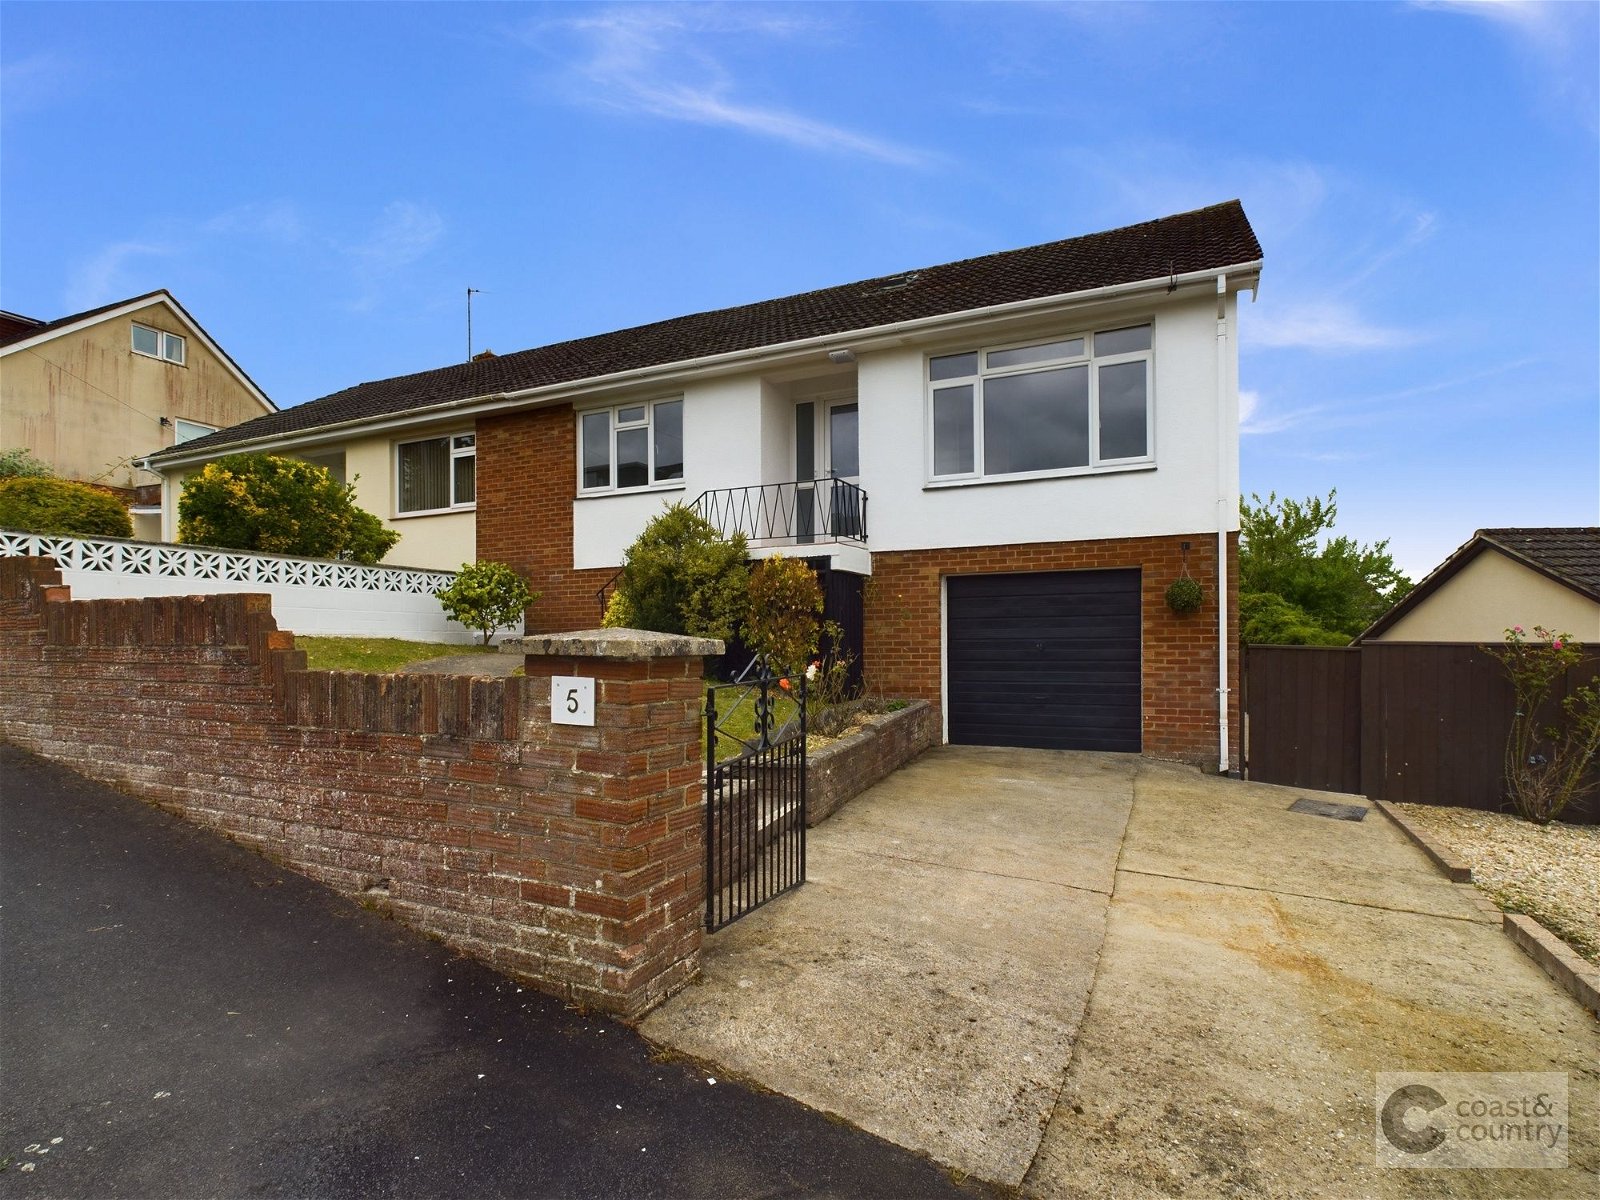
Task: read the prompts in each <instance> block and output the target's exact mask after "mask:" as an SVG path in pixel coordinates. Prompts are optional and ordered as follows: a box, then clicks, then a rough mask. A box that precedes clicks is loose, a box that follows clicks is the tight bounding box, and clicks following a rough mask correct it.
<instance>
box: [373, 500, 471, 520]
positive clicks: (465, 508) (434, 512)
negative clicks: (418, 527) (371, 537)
mask: <svg viewBox="0 0 1600 1200" xmlns="http://www.w3.org/2000/svg"><path fill="white" fill-rule="evenodd" d="M477 511H478V506H477V505H476V504H457V505H455V506H454V507H451V508H427V509H422V510H421V511H419V512H397V513H395V514H394V516H392V517H390V518H389V519H390V520H391V521H409V520H411V518H412V517H448V516H451V515H453V514H455V513H470V512H477Z"/></svg>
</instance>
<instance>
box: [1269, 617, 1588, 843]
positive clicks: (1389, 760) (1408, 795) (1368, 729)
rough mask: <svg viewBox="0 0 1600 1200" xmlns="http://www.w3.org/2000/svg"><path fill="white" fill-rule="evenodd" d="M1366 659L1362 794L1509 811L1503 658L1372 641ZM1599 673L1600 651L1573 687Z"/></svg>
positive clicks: (1575, 674) (1577, 813)
mask: <svg viewBox="0 0 1600 1200" xmlns="http://www.w3.org/2000/svg"><path fill="white" fill-rule="evenodd" d="M1252 653H1253V651H1252ZM1361 654H1362V681H1361V722H1362V730H1363V734H1364V737H1363V743H1362V755H1361V788H1360V790H1361V791H1362V792H1364V793H1365V794H1366V795H1368V796H1371V797H1373V798H1375V799H1380V800H1392V801H1397V802H1400V803H1410V804H1449V805H1454V806H1456V807H1458V808H1481V809H1488V810H1500V809H1504V808H1506V807H1507V800H1506V794H1505V745H1506V734H1507V732H1508V731H1509V730H1510V727H1511V717H1512V713H1513V708H1512V704H1513V698H1512V693H1511V684H1510V682H1509V681H1508V680H1507V679H1506V677H1505V672H1504V670H1503V668H1502V667H1501V666H1500V664H1499V662H1497V661H1496V660H1495V659H1494V658H1493V657H1492V656H1491V655H1489V654H1487V653H1485V652H1484V651H1483V650H1482V649H1480V648H1478V647H1477V646H1470V645H1451V644H1431V643H1430V644H1425V643H1405V642H1373V643H1369V644H1367V645H1365V646H1363V647H1362V648H1361ZM1597 671H1600V655H1591V656H1589V657H1587V658H1586V660H1585V662H1584V663H1583V664H1582V666H1581V667H1579V668H1575V669H1574V670H1573V671H1571V672H1569V674H1568V677H1567V680H1566V687H1567V689H1569V691H1570V689H1572V688H1575V687H1578V686H1580V685H1582V684H1583V683H1585V682H1587V681H1588V680H1590V679H1593V678H1594V676H1595V674H1596V672H1597ZM1565 694H1568V693H1563V695H1565ZM1551 715H1552V716H1553V715H1554V714H1551ZM1562 819H1563V820H1565V821H1573V822H1596V821H1600V804H1597V803H1596V800H1595V798H1594V797H1590V799H1589V800H1588V801H1587V802H1586V803H1582V804H1579V805H1577V806H1574V807H1571V808H1568V809H1567V811H1566V812H1565V813H1563V814H1562Z"/></svg>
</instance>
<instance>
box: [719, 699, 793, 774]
mask: <svg viewBox="0 0 1600 1200" xmlns="http://www.w3.org/2000/svg"><path fill="white" fill-rule="evenodd" d="M711 686H712V685H710V684H707V685H706V687H707V690H710V687H711ZM760 694H761V692H760V689H759V688H757V687H755V686H754V685H751V686H749V687H742V686H741V687H723V688H721V689H720V690H719V691H718V692H717V759H718V761H721V760H723V759H727V758H732V757H733V756H734V755H736V754H739V753H740V752H741V751H742V750H744V747H743V746H742V745H741V744H740V739H744V740H747V741H751V742H753V741H755V739H756V699H757V698H758V697H759V696H760ZM773 694H774V695H775V696H776V697H777V711H776V712H775V713H774V715H773V722H772V732H773V733H774V734H776V733H777V732H778V731H779V730H781V729H782V728H783V726H784V724H785V722H788V721H792V720H794V718H795V716H796V715H797V713H798V711H799V708H800V706H799V705H798V704H796V703H795V701H794V700H793V699H791V698H790V697H789V696H788V695H787V694H785V693H783V692H781V691H777V690H775V691H774V693H773ZM701 725H702V727H703V726H704V720H703V719H702V721H701Z"/></svg>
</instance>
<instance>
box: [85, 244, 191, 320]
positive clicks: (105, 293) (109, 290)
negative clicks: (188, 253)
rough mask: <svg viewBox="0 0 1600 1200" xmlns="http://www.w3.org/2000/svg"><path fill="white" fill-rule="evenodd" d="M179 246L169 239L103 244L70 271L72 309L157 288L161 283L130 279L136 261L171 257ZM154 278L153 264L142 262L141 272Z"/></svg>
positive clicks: (90, 306)
mask: <svg viewBox="0 0 1600 1200" xmlns="http://www.w3.org/2000/svg"><path fill="white" fill-rule="evenodd" d="M176 252H177V250H176V248H175V247H174V246H172V245H171V244H169V243H165V242H138V241H123V242H113V243H111V245H109V246H105V247H102V248H101V249H100V250H98V251H96V252H95V253H94V254H92V255H90V256H89V257H88V258H87V259H85V260H84V261H82V262H80V263H79V264H78V265H77V266H76V267H74V268H73V269H72V270H71V272H70V273H69V274H68V278H67V287H66V294H65V297H64V299H65V301H66V308H67V311H68V312H82V311H83V310H84V309H89V308H95V307H97V306H98V305H101V304H108V303H110V302H111V301H113V300H120V299H122V298H124V297H126V296H136V295H140V294H142V293H144V292H148V291H154V290H155V289H156V288H157V287H160V286H161V285H160V284H151V285H150V286H148V287H139V286H135V285H133V284H131V283H130V282H128V280H129V278H130V276H132V275H133V274H134V273H135V272H134V270H133V264H134V263H135V262H136V261H137V260H140V259H151V258H170V257H171V256H172V255H173V254H174V253H176ZM138 273H139V274H140V275H142V276H144V277H145V278H146V279H148V278H150V267H149V266H148V265H146V266H142V267H140V269H139V272H138Z"/></svg>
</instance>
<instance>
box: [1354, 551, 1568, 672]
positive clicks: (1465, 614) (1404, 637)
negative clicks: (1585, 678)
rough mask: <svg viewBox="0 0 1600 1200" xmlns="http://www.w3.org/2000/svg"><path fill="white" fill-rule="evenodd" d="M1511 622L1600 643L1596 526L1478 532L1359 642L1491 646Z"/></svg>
mask: <svg viewBox="0 0 1600 1200" xmlns="http://www.w3.org/2000/svg"><path fill="white" fill-rule="evenodd" d="M1514 625H1521V626H1522V627H1523V628H1524V629H1526V630H1528V631H1529V632H1530V633H1531V632H1532V630H1533V627H1534V626H1535V625H1542V626H1544V627H1545V628H1546V629H1549V630H1552V631H1554V632H1556V633H1566V634H1570V635H1571V636H1572V637H1574V638H1577V639H1578V640H1579V641H1581V642H1588V643H1596V642H1600V526H1593V525H1580V526H1568V527H1562V528H1544V529H1480V530H1478V532H1477V533H1475V534H1474V535H1473V536H1472V540H1471V541H1469V542H1467V543H1466V544H1465V545H1464V546H1462V547H1461V548H1460V549H1459V550H1457V551H1456V552H1455V553H1454V554H1452V555H1451V556H1450V557H1449V558H1447V559H1445V561H1444V562H1443V563H1441V564H1440V565H1439V567H1438V568H1437V569H1435V570H1434V571H1433V572H1432V574H1430V575H1429V576H1428V577H1427V578H1426V579H1424V580H1423V581H1422V582H1421V583H1419V584H1417V586H1416V587H1415V588H1413V589H1412V590H1411V592H1410V593H1409V594H1408V595H1407V596H1406V598H1405V599H1404V600H1402V601H1400V603H1399V604H1397V605H1395V606H1394V607H1393V608H1392V609H1390V610H1389V611H1388V612H1387V613H1385V614H1384V615H1383V616H1382V617H1380V618H1378V620H1377V621H1375V622H1373V624H1372V626H1371V628H1369V629H1368V630H1367V631H1366V633H1364V634H1362V635H1361V638H1360V640H1361V641H1363V642H1474V643H1478V644H1480V645H1483V644H1487V645H1495V644H1497V643H1498V642H1499V641H1500V640H1501V639H1502V638H1503V637H1504V636H1505V632H1506V630H1507V629H1509V628H1511V627H1512V626H1514Z"/></svg>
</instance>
